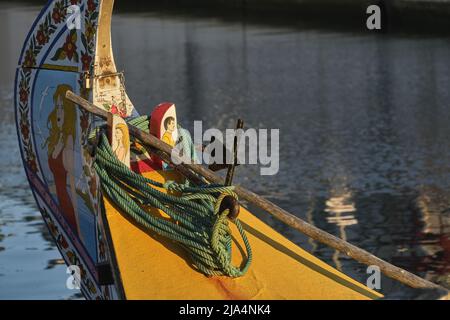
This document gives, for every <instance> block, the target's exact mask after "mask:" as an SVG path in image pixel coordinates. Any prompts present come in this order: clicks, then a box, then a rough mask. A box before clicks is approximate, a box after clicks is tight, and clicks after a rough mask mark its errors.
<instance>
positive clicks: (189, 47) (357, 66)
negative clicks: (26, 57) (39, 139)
mask: <svg viewBox="0 0 450 320" xmlns="http://www.w3.org/2000/svg"><path fill="white" fill-rule="evenodd" d="M11 3H12V2H11ZM37 12H38V8H35V7H15V6H13V5H12V4H5V3H4V2H2V3H1V4H0V18H1V19H0V40H1V41H2V43H8V45H7V46H4V47H3V49H2V50H0V57H1V59H0V67H1V69H0V70H1V73H0V85H1V86H0V110H1V112H2V116H1V118H0V119H1V120H0V121H1V122H0V123H1V126H0V132H1V135H0V164H1V165H0V177H1V180H0V181H1V183H0V299H2V298H12V299H17V298H49V299H67V298H77V297H78V296H77V295H76V292H72V291H68V290H67V289H66V287H65V281H66V274H65V271H66V270H65V267H64V266H63V265H62V264H61V263H62V262H61V260H60V256H59V253H58V252H57V250H56V247H55V246H54V245H53V243H52V242H51V240H50V237H49V236H48V234H47V232H46V230H45V228H44V225H43V222H42V220H41V219H40V215H39V213H38V211H37V209H36V206H35V205H34V201H33V198H32V196H31V194H30V192H29V191H28V185H27V182H26V179H25V177H24V173H23V171H22V168H21V163H20V160H19V152H18V148H17V142H16V140H17V139H16V133H15V128H14V125H13V104H12V98H13V91H12V85H13V72H14V65H15V63H16V60H17V57H18V54H19V49H20V48H21V45H22V41H23V39H24V37H25V35H26V32H27V29H28V28H29V26H30V25H31V23H32V20H33V19H34V17H35V16H36V15H37ZM113 32H114V34H113V45H114V50H115V57H116V62H117V64H118V66H119V69H122V70H125V72H126V80H127V91H128V93H129V95H130V97H131V98H132V100H133V101H134V103H135V105H136V106H137V108H138V110H139V111H140V112H141V113H149V112H151V110H152V109H153V107H154V106H155V105H157V104H158V103H160V102H162V101H173V102H175V103H176V104H177V107H178V108H177V111H178V113H179V119H180V120H181V122H182V123H183V124H184V125H185V126H186V127H192V124H193V121H194V120H203V121H204V127H218V128H220V129H225V128H231V127H234V123H235V121H236V119H237V118H238V117H243V118H244V120H245V121H246V126H247V127H254V128H279V129H280V157H281V160H280V172H279V173H278V175H276V176H274V177H261V176H260V175H259V167H257V166H244V167H240V168H239V169H238V171H237V183H241V184H242V185H244V186H247V187H249V188H250V189H252V190H254V191H256V192H258V193H260V194H262V195H263V196H265V197H267V198H269V199H270V200H273V201H274V202H276V203H277V204H279V205H280V206H281V207H283V208H285V209H287V210H289V211H291V212H293V213H294V214H296V215H298V216H299V217H301V218H303V219H306V220H308V221H309V222H311V223H312V224H314V225H316V226H318V227H320V228H322V229H325V230H326V231H328V232H330V233H332V234H335V235H337V236H339V237H342V238H344V239H346V240H348V241H350V242H352V243H354V244H356V245H357V246H360V247H362V248H364V249H366V250H368V251H370V252H372V253H374V254H376V255H378V256H380V257H381V258H383V259H385V260H388V261H390V262H392V263H394V264H396V265H398V266H400V267H403V268H405V269H407V270H409V271H412V272H414V273H417V274H419V275H421V276H423V277H425V278H427V279H429V280H431V281H435V282H438V283H440V284H442V285H446V286H448V287H450V278H449V276H450V197H449V195H450V141H449V138H450V126H449V120H450V109H449V107H448V106H449V104H450V91H449V88H450V64H449V63H448V59H449V57H450V42H449V41H448V38H446V37H444V36H441V37H430V36H428V37H424V36H422V37H419V36H403V35H390V36H387V35H373V34H368V33H353V32H349V31H348V30H346V31H332V30H330V29H328V30H318V29H311V28H308V29H306V28H304V29H302V28H299V27H295V28H294V27H292V28H289V27H286V26H280V25H277V26H273V25H263V24H254V23H242V22H236V21H234V22H224V21H223V20H220V19H216V18H205V17H201V18H200V17H195V18H193V17H189V16H187V15H186V16H183V15H176V16H175V15H171V14H169V13H165V14H164V15H160V14H156V13H153V14H152V13H151V12H150V13H139V14H138V13H127V14H124V13H122V14H120V13H119V14H118V15H116V16H115V18H114V26H113ZM131 35H132V36H131ZM260 216H261V217H262V218H263V219H264V220H265V221H267V222H268V223H270V224H271V225H272V226H274V227H275V228H276V229H277V230H279V231H280V232H282V233H283V234H285V235H286V236H287V237H289V238H290V239H292V240H294V241H295V242H297V243H298V244H300V245H302V246H303V247H304V248H305V249H307V250H309V251H310V252H312V253H313V254H315V255H316V256H318V257H320V258H321V259H323V260H325V261H327V262H328V263H330V264H331V265H333V266H335V267H337V268H338V269H340V270H342V271H344V272H345V273H347V274H349V275H351V276H353V277H355V278H356V279H358V280H359V281H362V282H365V281H366V278H367V275H366V272H365V270H366V269H365V267H364V266H363V265H361V264H359V263H356V262H354V261H353V260H351V259H349V258H346V257H343V256H342V255H340V254H338V253H336V252H335V251H334V250H332V249H329V248H327V247H326V246H324V245H321V244H319V243H316V242H315V241H311V240H308V239H307V238H305V237H303V236H301V235H299V234H297V232H295V231H293V230H291V229H289V228H288V227H285V226H284V225H281V224H280V223H279V222H277V221H276V220H274V219H273V218H271V217H270V216H268V215H266V214H264V213H260ZM382 292H383V293H385V294H388V295H389V296H392V297H396V298H413V297H416V296H417V293H414V292H411V290H407V289H406V288H405V287H404V286H401V285H399V284H397V283H394V282H393V281H390V280H389V279H387V278H383V279H382Z"/></svg>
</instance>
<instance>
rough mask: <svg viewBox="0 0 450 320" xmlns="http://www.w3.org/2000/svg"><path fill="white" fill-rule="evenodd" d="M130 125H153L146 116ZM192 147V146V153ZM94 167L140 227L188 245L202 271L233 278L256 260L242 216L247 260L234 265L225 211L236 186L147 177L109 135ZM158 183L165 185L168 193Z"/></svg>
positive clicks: (106, 189)
mask: <svg viewBox="0 0 450 320" xmlns="http://www.w3.org/2000/svg"><path fill="white" fill-rule="evenodd" d="M130 124H133V125H135V126H137V127H140V128H141V129H143V130H148V129H147V128H148V118H147V117H139V118H136V119H133V120H131V121H130ZM184 134H185V132H184ZM189 138H190V137H189ZM189 141H190V140H189ZM137 142H138V141H137ZM193 150H194V149H193V146H192V145H191V151H190V152H192V151H193ZM194 152H195V151H194ZM94 168H95V170H96V171H97V174H98V176H99V178H100V181H101V187H102V190H103V192H104V193H105V194H106V195H107V196H108V198H109V199H110V200H111V201H112V202H113V203H114V204H115V205H116V206H117V207H118V208H119V209H120V211H121V212H122V213H123V214H125V215H126V216H127V217H129V218H131V219H132V220H133V221H135V222H136V223H137V224H138V225H140V226H141V227H143V228H145V229H148V230H151V231H153V232H155V233H156V234H158V235H160V236H163V237H165V238H167V239H170V240H172V241H175V242H176V243H178V244H180V245H181V246H183V247H184V248H186V249H187V251H188V253H189V256H190V258H191V261H192V263H193V265H194V267H195V268H196V269H197V270H199V271H200V272H202V273H204V274H205V275H208V276H222V275H224V276H229V277H240V276H243V275H244V274H245V273H246V272H247V270H248V268H249V266H250V264H251V261H252V251H251V247H250V244H249V241H248V239H247V236H246V234H245V232H244V230H243V228H242V225H241V223H240V222H239V220H238V219H235V220H234V224H235V225H236V227H237V229H238V231H239V234H240V235H241V237H242V240H243V242H244V244H245V248H246V252H247V259H246V261H245V263H244V264H243V266H241V267H237V266H234V265H233V264H232V235H231V233H232V232H231V229H230V219H229V218H228V214H229V209H225V210H223V211H220V208H221V204H222V202H223V200H224V199H225V197H227V196H231V197H233V198H235V199H237V195H236V194H235V193H234V191H233V190H234V187H233V186H229V187H228V186H223V185H212V184H205V185H202V186H193V185H191V183H189V181H188V180H186V183H184V184H183V183H177V182H175V181H167V182H166V183H164V184H162V183H159V182H157V181H153V180H151V179H148V178H145V177H143V176H141V175H139V174H137V173H135V172H133V171H131V170H130V169H129V168H128V167H127V166H125V165H124V164H123V163H121V162H120V161H119V160H118V159H117V158H116V156H115V155H114V153H113V150H112V148H111V145H110V144H109V141H108V139H107V137H106V136H105V135H104V134H102V135H101V137H100V141H99V144H98V146H97V150H96V160H95V163H94ZM157 188H163V189H165V190H166V191H167V193H165V192H161V191H159V190H158V189H157ZM149 208H157V209H160V210H161V211H163V212H164V213H165V214H167V216H169V217H170V219H166V218H164V217H160V216H155V215H153V214H151V213H149V211H148V209H149Z"/></svg>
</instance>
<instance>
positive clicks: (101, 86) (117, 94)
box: [92, 0, 134, 118]
mask: <svg viewBox="0 0 450 320" xmlns="http://www.w3.org/2000/svg"><path fill="white" fill-rule="evenodd" d="M113 7H114V0H103V1H102V2H101V6H100V16H99V20H98V28H97V52H96V55H95V63H94V74H93V77H92V78H93V79H92V83H93V100H94V101H93V102H94V104H96V105H97V106H101V107H102V108H103V109H105V110H107V111H109V112H111V113H114V114H118V115H119V116H121V117H122V118H126V117H128V116H130V115H131V114H132V112H133V109H134V107H133V104H132V103H131V101H130V99H129V98H128V96H127V93H126V90H125V80H124V75H123V73H122V72H117V68H116V64H115V62H114V54H113V50H112V45H111V18H112V12H113Z"/></svg>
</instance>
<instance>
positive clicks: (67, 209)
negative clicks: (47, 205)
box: [45, 85, 79, 234]
mask: <svg viewBox="0 0 450 320" xmlns="http://www.w3.org/2000/svg"><path fill="white" fill-rule="evenodd" d="M67 90H72V88H71V87H70V86H68V85H59V86H58V87H57V88H56V91H55V93H54V95H53V103H54V109H53V111H52V112H51V113H50V115H49V116H48V120H47V127H48V129H49V132H50V134H49V137H48V139H47V141H46V142H45V146H47V147H48V149H47V150H48V166H49V168H50V171H51V172H52V174H53V178H54V181H55V188H56V190H55V192H56V195H57V197H58V202H59V206H60V209H61V211H62V214H63V215H64V217H65V218H66V220H67V222H68V223H69V225H70V226H71V228H72V230H73V231H74V232H76V233H77V234H79V225H78V220H77V216H76V189H75V176H74V174H75V172H74V170H75V163H74V161H75V159H74V145H75V137H76V127H75V125H76V123H77V121H76V120H77V112H76V107H75V105H74V104H73V103H72V102H70V101H68V100H67V99H65V94H66V91H67ZM67 187H69V190H70V192H68V191H67V190H68V188H67Z"/></svg>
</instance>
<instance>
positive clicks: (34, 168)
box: [28, 158, 38, 173]
mask: <svg viewBox="0 0 450 320" xmlns="http://www.w3.org/2000/svg"><path fill="white" fill-rule="evenodd" d="M28 167H29V168H30V170H31V171H32V172H34V173H36V172H37V171H38V169H37V164H36V159H34V158H33V159H29V160H28Z"/></svg>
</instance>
